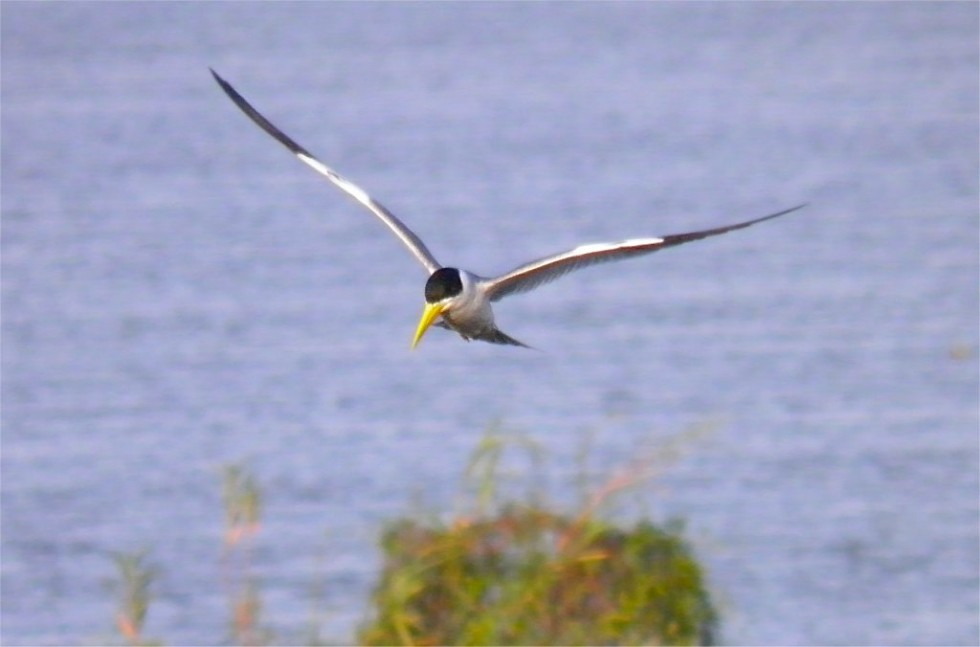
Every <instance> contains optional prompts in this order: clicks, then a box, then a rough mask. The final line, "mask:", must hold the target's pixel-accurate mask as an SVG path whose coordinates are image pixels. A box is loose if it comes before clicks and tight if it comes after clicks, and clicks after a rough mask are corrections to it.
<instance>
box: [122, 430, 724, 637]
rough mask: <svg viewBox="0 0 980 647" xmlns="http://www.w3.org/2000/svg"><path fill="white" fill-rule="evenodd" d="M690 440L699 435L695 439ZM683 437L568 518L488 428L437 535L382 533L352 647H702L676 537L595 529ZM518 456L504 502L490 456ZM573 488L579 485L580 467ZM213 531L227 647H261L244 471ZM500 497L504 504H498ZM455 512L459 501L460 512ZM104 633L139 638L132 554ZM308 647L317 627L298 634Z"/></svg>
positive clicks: (699, 601) (141, 579)
mask: <svg viewBox="0 0 980 647" xmlns="http://www.w3.org/2000/svg"><path fill="white" fill-rule="evenodd" d="M701 431H703V430H701ZM700 433H701V432H700V431H698V430H694V431H693V432H689V433H687V434H683V435H681V436H679V437H677V439H675V441H674V442H672V443H668V444H667V445H665V446H663V447H661V448H659V449H658V451H657V453H656V454H655V455H652V456H649V457H647V458H646V459H642V460H639V461H637V462H636V463H635V464H632V465H628V466H626V467H625V468H623V469H622V470H620V471H619V472H618V473H617V474H614V475H613V476H612V477H611V478H609V479H608V480H606V481H605V482H604V483H601V484H599V485H598V486H597V487H592V488H589V487H587V486H583V487H584V489H583V496H582V500H581V502H580V504H579V505H578V506H576V507H575V508H574V509H572V510H571V511H565V512H562V511H560V510H557V509H556V506H552V505H548V504H546V503H545V502H544V496H543V492H542V488H541V483H542V480H541V475H542V473H543V472H542V470H541V462H542V460H541V454H542V452H541V450H540V448H539V447H538V446H537V445H536V444H535V443H533V442H531V441H529V440H528V439H526V438H524V437H521V436H516V437H513V436H507V435H504V434H502V433H500V430H499V429H497V428H492V429H491V430H490V431H488V433H487V435H486V436H485V437H484V439H483V440H482V441H481V443H480V444H479V446H478V447H477V449H476V450H475V451H474V453H473V455H472V458H471V460H470V463H469V465H468V467H467V469H466V471H465V474H464V480H463V486H462V487H461V488H460V490H461V492H463V493H464V494H465V495H467V502H466V504H465V505H458V507H459V508H461V509H459V510H457V512H456V514H455V515H454V517H453V518H452V519H450V520H448V521H438V520H432V519H429V520H425V521H422V520H419V517H421V516H425V515H410V516H407V517H405V518H401V519H398V520H395V521H393V522H391V523H389V524H388V525H387V527H386V528H385V530H384V531H383V533H382V537H381V549H382V551H383V567H382V572H381V575H380V579H379V582H378V584H377V586H376V588H375V590H374V592H373V594H372V599H371V602H372V609H371V613H370V618H369V619H368V620H366V621H365V622H364V624H363V625H362V626H361V627H360V629H359V631H358V635H357V639H358V641H359V642H360V643H361V644H366V645H381V644H384V645H388V644H391V645H459V644H467V645H481V644H483V645H487V644H496V645H528V644H537V645H555V644H563V645H572V644H617V645H619V644H675V645H690V644H713V643H714V642H715V639H716V632H717V615H716V612H715V609H714V606H713V604H712V602H711V599H710V596H709V593H708V590H707V586H706V584H705V578H704V575H703V573H702V569H701V567H700V565H699V564H698V562H697V561H696V559H695V557H694V555H693V553H692V551H691V549H690V547H689V546H688V544H687V542H686V541H685V540H684V537H683V528H682V524H680V523H678V522H671V523H668V524H666V525H663V526H658V525H655V524H653V523H651V522H650V521H647V520H641V521H638V522H636V523H635V524H633V525H632V526H630V527H622V526H620V525H617V524H615V523H613V522H612V521H609V520H607V519H604V518H602V515H601V514H600V511H601V510H602V509H603V508H606V507H608V503H609V501H610V499H611V498H612V497H613V495H615V494H618V493H620V492H622V491H623V490H626V489H631V488H635V486H637V485H638V484H640V483H642V482H644V481H646V480H648V479H650V478H651V477H652V476H654V475H656V474H657V473H659V471H660V468H661V467H662V466H663V464H664V463H668V462H672V461H673V460H675V459H676V457H677V456H678V455H679V447H680V445H681V444H687V443H688V442H689V441H690V440H691V439H692V438H693V437H695V436H697V435H700ZM509 447H517V448H520V449H523V450H524V452H525V453H526V455H527V456H528V457H529V458H530V469H529V475H530V478H531V480H532V483H531V486H530V487H529V488H527V490H526V491H525V492H523V493H522V494H521V495H519V496H516V497H515V496H514V494H513V492H512V490H513V488H512V487H511V488H504V487H502V485H513V483H510V482H507V483H504V481H507V480H508V479H506V478H505V477H504V476H502V474H501V465H502V464H503V461H502V454H503V452H504V451H505V449H507V448H509ZM582 470H583V474H582V478H583V483H585V482H587V481H588V478H587V475H586V474H585V466H584V460H583V465H582ZM222 482H223V488H222V489H223V497H222V498H223V505H224V511H225V531H224V536H223V542H222V553H221V555H222V558H221V560H222V579H223V585H224V588H225V590H226V592H227V595H228V599H229V615H230V621H229V636H228V640H229V641H230V642H231V643H232V644H238V645H264V644H272V643H273V642H274V640H275V637H274V636H273V634H272V633H271V632H270V631H269V630H267V629H265V628H264V626H263V623H262V613H261V612H262V595H261V587H260V585H259V582H258V581H257V580H256V578H255V577H254V576H253V574H252V564H253V560H254V553H255V545H254V543H255V537H256V535H257V534H258V533H259V530H260V528H261V514H262V494H261V489H260V487H259V485H258V483H257V481H256V479H255V478H254V476H252V474H251V473H250V471H249V470H248V469H247V468H246V467H243V466H238V465H232V466H228V467H226V468H224V469H223V471H222ZM504 490H507V494H504V493H503V492H504ZM460 501H462V499H461V500H460ZM115 562H116V571H117V580H116V581H114V582H113V586H114V589H115V590H116V591H117V592H118V610H117V612H116V614H115V616H116V617H115V620H116V622H115V626H116V630H117V632H118V635H119V637H120V638H121V639H122V640H123V641H124V642H125V643H126V644H130V645H151V644H159V643H156V642H154V641H152V640H148V639H146V638H145V637H144V636H143V626H144V624H145V621H146V617H147V613H148V610H149V605H150V600H151V598H152V591H151V589H152V585H153V582H154V580H155V578H156V575H157V572H156V569H154V568H151V567H150V566H148V565H147V562H146V552H145V551H143V552H139V553H132V554H117V555H116V556H115ZM307 636H308V637H307V640H308V641H309V642H310V643H311V644H321V639H320V637H319V632H318V627H314V628H313V629H312V631H310V632H309V633H308V634H307Z"/></svg>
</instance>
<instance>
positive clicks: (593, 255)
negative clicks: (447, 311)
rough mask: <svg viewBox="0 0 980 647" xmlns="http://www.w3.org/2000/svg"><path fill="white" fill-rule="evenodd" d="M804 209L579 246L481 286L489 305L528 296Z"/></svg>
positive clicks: (485, 281) (487, 281) (483, 283)
mask: <svg viewBox="0 0 980 647" xmlns="http://www.w3.org/2000/svg"><path fill="white" fill-rule="evenodd" d="M804 206H805V205H802V204H801V205H798V206H795V207H793V208H792V209H786V210H784V211H780V212H778V213H774V214H771V215H768V216H764V217H762V218H756V219H755V220H749V221H746V222H740V223H737V224H734V225H727V226H725V227H718V228H715V229H705V230H703V231H692V232H689V233H686V234H673V235H670V236H663V237H662V238H631V239H629V240H624V241H622V242H618V243H590V244H587V245H580V246H578V247H576V248H575V249H571V250H569V251H567V252H562V253H561V254H555V255H553V256H548V257H546V258H540V259H538V260H536V261H531V262H530V263H527V264H525V265H521V266H520V267H518V268H515V269H513V270H511V271H510V272H507V273H506V274H503V275H501V276H498V277H496V278H492V279H485V280H484V281H483V282H482V283H481V286H482V287H483V289H484V291H485V293H486V295H487V296H488V297H489V298H490V300H491V301H497V300H499V299H502V298H503V297H505V296H507V295H509V294H516V293H518V292H527V291H528V290H533V289H534V288H536V287H538V286H539V285H541V284H543V283H547V282H549V281H554V280H555V279H557V278H558V277H560V276H563V275H565V274H567V273H568V272H571V271H572V270H577V269H580V268H583V267H588V266H589V265H596V264H598V263H606V262H609V261H619V260H623V259H626V258H632V257H634V256H641V255H643V254H650V253H653V252H655V251H658V250H661V249H664V248H665V247H673V246H674V245H683V244H684V243H689V242H691V241H693V240H700V239H702V238H707V237H709V236H717V235H719V234H724V233H727V232H729V231H734V230H735V229H743V228H745V227H750V226H752V225H754V224H756V223H759V222H763V221H765V220H771V219H773V218H778V217H779V216H785V215H786V214H788V213H791V212H793V211H796V210H797V209H801V208H803V207H804Z"/></svg>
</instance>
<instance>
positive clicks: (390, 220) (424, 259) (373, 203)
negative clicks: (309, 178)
mask: <svg viewBox="0 0 980 647" xmlns="http://www.w3.org/2000/svg"><path fill="white" fill-rule="evenodd" d="M211 74H212V75H213V76H214V80H215V81H217V82H218V85H220V86H221V89H222V90H224V91H225V94H227V95H228V97H229V98H231V100H232V101H234V102H235V105H236V106H238V107H239V109H241V111H242V112H244V113H245V114H246V115H248V117H249V118H250V119H251V120H252V121H254V122H255V123H256V124H258V126H259V127H260V128H261V129H262V130H264V131H265V132H267V133H269V134H270V135H272V136H273V137H275V138H276V139H277V140H278V141H279V143H281V144H282V145H283V146H285V147H286V148H288V149H289V150H290V151H292V153H293V154H294V155H295V156H296V157H298V158H299V159H300V161H301V162H303V163H305V164H306V165H307V166H309V167H311V168H312V169H313V170H314V171H316V172H317V173H320V174H321V175H324V176H326V178H327V179H328V180H330V181H331V182H333V183H334V184H335V185H337V186H338V187H339V188H340V190H341V191H343V192H344V193H346V194H347V195H349V196H350V197H352V198H354V199H355V200H357V201H358V202H360V203H361V204H362V205H364V206H365V207H367V208H368V209H370V210H371V213H373V214H374V215H376V216H377V217H378V218H380V219H381V222H383V223H384V224H386V225H388V228H389V229H391V231H393V232H395V235H396V236H398V238H399V239H401V241H402V242H403V243H404V244H405V246H406V247H408V249H409V251H411V252H412V254H414V255H415V258H417V259H418V261H419V262H420V263H422V265H424V266H425V268H426V269H427V270H428V271H429V274H431V273H432V272H435V271H436V270H437V269H439V268H440V267H441V265H439V262H438V261H437V260H436V259H435V257H433V256H432V253H431V252H430V251H429V250H428V248H427V247H426V246H425V243H423V242H422V240H421V239H420V238H419V237H418V236H416V235H415V233H414V232H413V231H412V230H411V229H409V228H408V227H406V226H405V223H403V222H402V221H401V220H399V219H398V218H396V217H395V216H394V214H392V213H391V212H390V211H388V210H387V209H386V208H385V207H384V205H382V204H381V203H380V202H378V201H377V200H375V199H374V198H372V197H371V196H369V195H368V194H367V192H365V191H364V189H362V188H361V187H359V186H357V185H356V184H354V183H353V182H351V181H350V180H348V179H346V178H344V177H343V176H341V175H340V174H339V173H337V172H336V171H334V170H333V169H332V168H330V167H329V166H327V165H326V164H324V163H323V162H321V161H320V160H318V159H317V158H316V157H314V156H313V154H312V153H310V152H309V151H308V150H306V149H305V148H303V147H302V146H300V145H299V144H297V143H296V142H295V141H293V140H292V138H290V137H289V136H288V135H287V134H286V133H284V132H282V131H281V130H279V129H278V128H277V127H276V126H275V125H274V124H273V123H272V122H271V121H269V120H268V119H266V118H265V117H264V116H263V115H262V114H261V113H260V112H259V111H258V110H256V109H255V108H253V107H252V104H250V103H249V102H248V101H246V100H245V98H244V97H243V96H242V95H240V94H238V91H237V90H235V88H233V87H231V84H229V83H228V82H227V81H225V80H224V79H223V78H221V77H220V76H218V73H217V72H215V71H214V70H211Z"/></svg>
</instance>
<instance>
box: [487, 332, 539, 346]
mask: <svg viewBox="0 0 980 647" xmlns="http://www.w3.org/2000/svg"><path fill="white" fill-rule="evenodd" d="M480 339H482V340H483V341H488V342H490V343H491V344H506V345H509V346H520V347H521V348H533V347H531V346H528V345H527V344H525V343H523V342H519V341H517V340H516V339H514V338H513V337H511V336H510V335H507V334H505V333H504V332H502V331H501V330H498V329H497V328H494V329H493V330H491V331H490V332H488V333H485V334H484V335H482V336H481V337H480Z"/></svg>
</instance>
